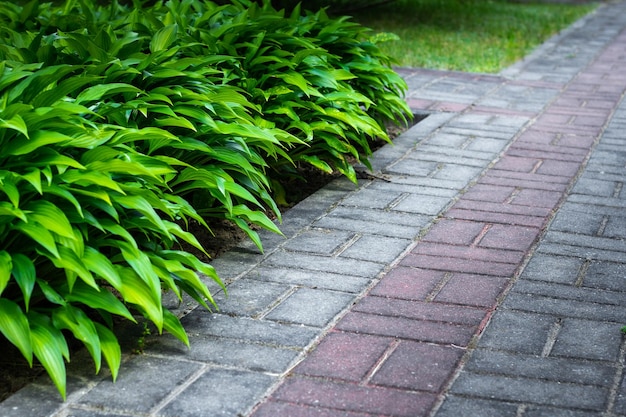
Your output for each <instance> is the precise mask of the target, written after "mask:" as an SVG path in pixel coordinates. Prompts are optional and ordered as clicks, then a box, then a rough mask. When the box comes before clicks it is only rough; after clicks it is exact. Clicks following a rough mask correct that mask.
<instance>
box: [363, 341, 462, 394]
mask: <svg viewBox="0 0 626 417" xmlns="http://www.w3.org/2000/svg"><path fill="white" fill-rule="evenodd" d="M464 353H465V351H464V349H459V348H456V347H451V346H437V345H433V344H427V343H420V342H412V341H401V342H400V343H399V344H398V346H397V347H396V349H395V350H394V351H393V352H392V353H391V355H389V357H388V358H387V360H385V362H384V363H383V364H382V366H381V367H380V369H379V370H378V371H377V372H376V374H374V376H373V377H372V379H371V381H370V382H371V384H373V385H382V386H388V387H394V388H402V389H407V390H415V391H428V392H433V393H438V392H440V391H441V389H442V388H443V386H444V384H445V383H446V382H447V381H448V380H449V379H450V369H454V368H456V366H457V364H458V363H459V360H460V359H461V356H463V354H464Z"/></svg>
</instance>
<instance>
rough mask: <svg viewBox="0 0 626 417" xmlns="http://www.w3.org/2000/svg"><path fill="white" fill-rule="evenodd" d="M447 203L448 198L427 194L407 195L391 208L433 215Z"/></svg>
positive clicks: (448, 201) (448, 202)
mask: <svg viewBox="0 0 626 417" xmlns="http://www.w3.org/2000/svg"><path fill="white" fill-rule="evenodd" d="M449 204H450V199H449V198H444V197H436V196H428V195H408V196H407V197H406V198H405V199H403V200H402V201H400V202H399V203H398V204H397V205H396V206H395V207H394V208H393V209H394V210H395V211H402V212H408V213H418V214H425V215H430V216H435V215H437V214H439V213H440V212H441V211H443V209H444V208H446V207H447V206H448V205H449Z"/></svg>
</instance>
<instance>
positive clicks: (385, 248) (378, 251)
mask: <svg viewBox="0 0 626 417" xmlns="http://www.w3.org/2000/svg"><path fill="white" fill-rule="evenodd" d="M412 243H413V240H411V239H397V238H392V237H382V236H375V235H365V236H362V237H361V238H360V239H359V240H357V241H356V242H355V243H354V244H353V245H351V246H350V247H349V248H348V249H346V250H345V251H344V252H342V253H341V255H340V256H342V257H347V258H353V259H362V260H370V259H376V260H380V261H383V262H386V263H391V262H392V261H394V260H395V259H396V258H397V257H398V256H400V254H402V252H404V251H405V249H406V248H408V247H409V246H410V245H411V244H412Z"/></svg>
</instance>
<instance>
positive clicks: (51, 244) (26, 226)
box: [13, 222, 59, 258]
mask: <svg viewBox="0 0 626 417" xmlns="http://www.w3.org/2000/svg"><path fill="white" fill-rule="evenodd" d="M13 229H15V230H18V231H20V232H22V233H24V234H25V235H26V236H28V237H30V238H31V239H32V240H33V241H34V243H35V246H36V245H37V244H38V245H41V246H42V247H43V248H45V249H46V250H47V251H48V252H50V253H51V254H52V256H53V257H54V258H59V250H58V249H57V245H56V242H55V241H54V237H53V236H52V233H50V231H48V229H46V228H45V227H43V226H41V225H39V224H35V223H25V222H20V223H18V224H16V225H14V226H13Z"/></svg>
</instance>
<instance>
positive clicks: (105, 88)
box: [75, 83, 142, 104]
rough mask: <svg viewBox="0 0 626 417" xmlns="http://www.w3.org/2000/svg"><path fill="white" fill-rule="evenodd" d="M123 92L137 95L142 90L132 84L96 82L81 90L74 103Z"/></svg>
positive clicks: (99, 98) (95, 99)
mask: <svg viewBox="0 0 626 417" xmlns="http://www.w3.org/2000/svg"><path fill="white" fill-rule="evenodd" d="M123 93H130V94H132V95H133V96H137V95H139V94H141V93H142V91H141V90H140V89H139V88H137V87H135V86H133V85H130V84H124V83H109V84H97V85H94V86H93V87H89V88H87V89H85V90H83V92H82V93H80V94H79V95H78V97H76V101H75V103H76V104H82V103H85V102H91V101H97V100H101V99H102V98H103V97H105V96H112V95H115V94H123Z"/></svg>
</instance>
